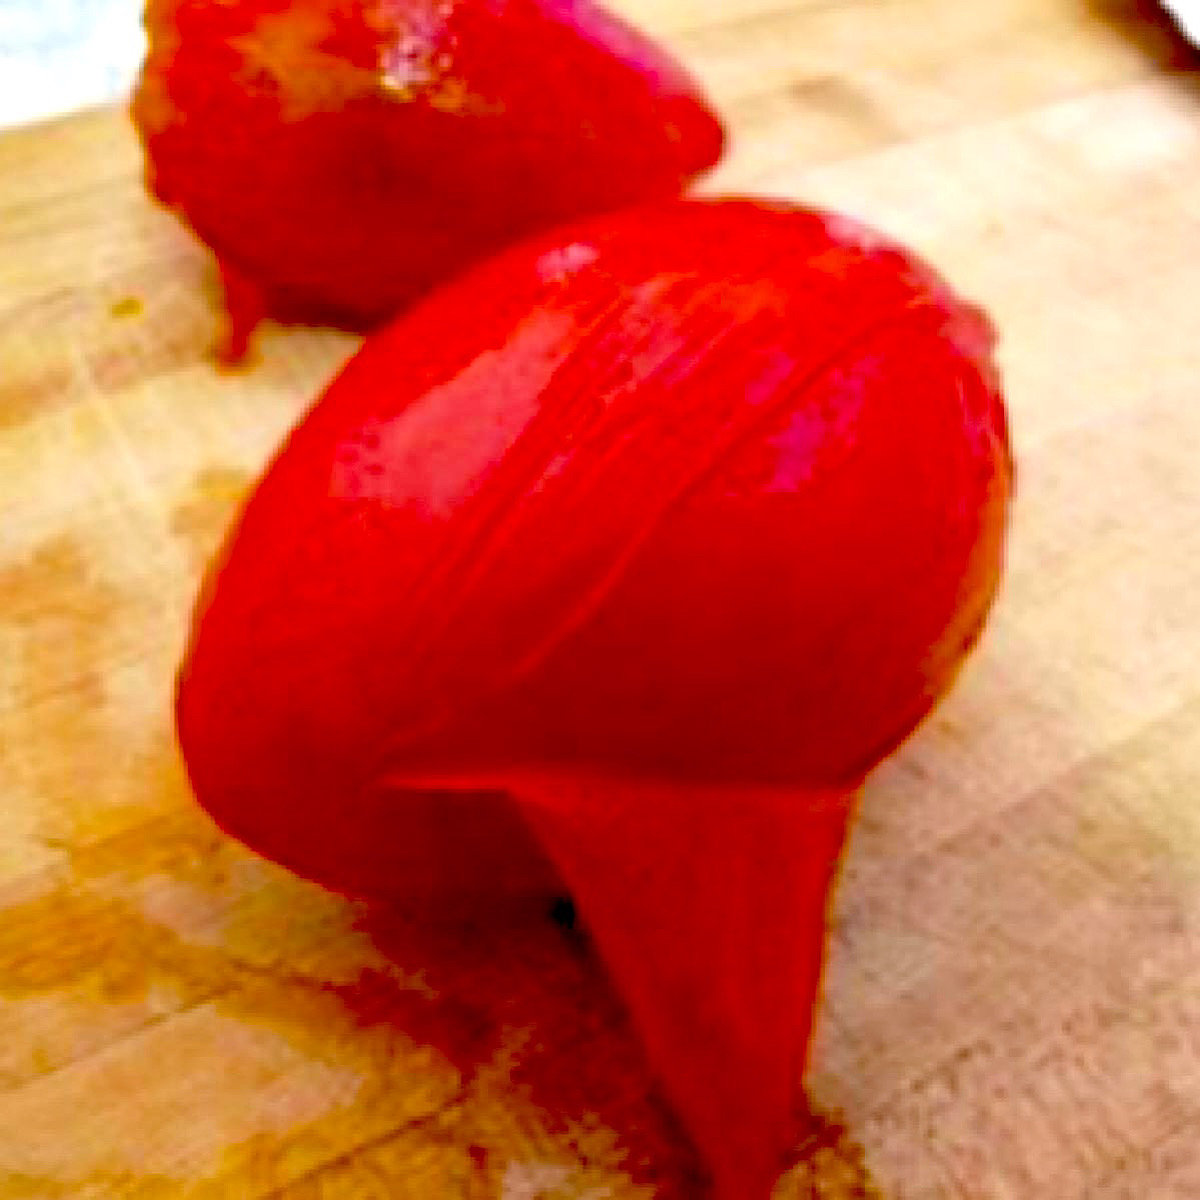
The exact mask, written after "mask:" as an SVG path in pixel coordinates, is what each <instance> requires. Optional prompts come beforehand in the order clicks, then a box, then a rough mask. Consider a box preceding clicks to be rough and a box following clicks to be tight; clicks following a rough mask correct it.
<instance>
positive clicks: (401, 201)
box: [132, 0, 724, 357]
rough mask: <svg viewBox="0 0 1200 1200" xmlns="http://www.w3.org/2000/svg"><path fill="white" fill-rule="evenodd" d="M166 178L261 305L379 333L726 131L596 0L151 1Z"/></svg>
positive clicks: (247, 311) (676, 183) (155, 183)
mask: <svg viewBox="0 0 1200 1200" xmlns="http://www.w3.org/2000/svg"><path fill="white" fill-rule="evenodd" d="M146 28H147V33H148V37H149V46H150V49H149V53H148V56H147V59H146V62H145V65H144V67H143V71H142V75H141V79H140V82H139V86H138V89H137V92H136V95H135V99H134V102H133V110H132V111H133V117H134V121H135V123H136V125H137V126H138V129H139V130H140V132H141V135H142V138H143V140H144V143H145V148H146V154H147V172H148V178H149V182H150V184H151V187H152V188H153V190H154V191H155V193H156V194H157V195H158V197H159V198H160V199H161V200H163V201H164V202H165V203H166V204H168V205H170V206H172V207H174V208H175V209H177V210H178V211H179V212H180V213H181V215H183V216H184V217H185V218H186V220H187V221H189V222H190V224H191V225H192V227H193V228H194V229H195V231H196V232H197V234H198V235H199V236H200V237H201V238H202V239H203V240H204V241H205V242H207V243H208V244H209V245H210V246H211V247H212V248H213V250H214V251H215V252H216V255H217V257H218V260H219V262H220V266H221V272H222V278H223V281H224V284H225V290H226V300H227V307H228V309H229V312H230V316H231V318H232V322H233V330H232V333H231V340H232V343H233V344H232V346H231V354H232V355H233V356H235V357H236V355H237V354H238V353H240V351H241V350H242V349H244V347H245V340H246V337H247V335H248V333H249V330H250V329H251V328H252V327H253V325H254V323H255V321H256V320H258V318H259V317H261V316H262V315H266V314H270V315H274V316H279V317H282V318H285V319H296V320H306V321H314V322H320V321H330V322H332V323H335V324H339V325H344V326H347V327H349V328H352V329H368V328H371V327H373V326H375V325H377V324H379V323H380V322H381V321H382V320H384V319H385V318H387V317H389V316H391V315H393V314H394V313H396V312H397V311H399V310H400V309H401V308H403V307H404V306H405V305H407V304H409V303H411V302H412V300H414V299H415V298H416V297H418V296H420V295H422V294H423V293H425V292H426V291H428V290H429V289H430V288H431V287H432V286H433V285H434V284H436V283H438V282H440V281H441V280H444V279H446V278H448V277H449V276H451V275H453V274H454V273H456V272H457V271H459V270H461V269H462V268H463V267H464V266H466V265H467V264H468V263H470V262H471V261H473V260H475V259H476V258H479V257H481V256H483V255H486V254H487V253H489V252H492V251H494V250H495V249H497V248H499V247H500V246H502V245H504V244H506V243H508V242H510V241H512V240H514V239H516V238H518V237H521V236H523V235H526V234H528V233H530V232H532V231H535V230H537V229H540V228H543V227H548V226H550V225H554V224H557V223H559V222H562V221H565V220H568V219H574V218H577V217H579V216H581V215H584V214H588V213H594V212H599V211H602V210H606V209H612V208H617V207H620V206H622V205H625V204H629V203H632V202H634V201H638V200H648V199H655V198H659V197H665V196H670V195H672V194H674V193H676V192H678V191H679V190H680V189H681V188H682V187H684V186H685V184H686V183H687V182H688V181H689V180H690V179H692V178H693V177H694V176H695V175H696V174H697V173H699V172H700V171H702V170H704V169H705V168H707V167H709V166H711V165H712V164H713V163H714V162H716V160H717V159H718V158H719V157H720V154H721V151H722V147H723V144H724V133H723V130H722V127H721V124H720V122H719V120H718V119H717V117H716V116H715V115H714V114H713V113H712V111H711V109H710V108H709V106H708V104H707V102H706V101H705V99H704V97H703V96H702V95H701V93H700V91H699V89H698V88H697V86H696V84H695V83H694V82H693V81H692V80H691V79H690V78H689V77H688V76H687V75H686V73H685V72H684V71H683V70H682V68H680V67H679V66H678V65H677V64H676V63H675V62H674V61H673V60H672V59H671V58H670V57H669V56H668V55H667V54H666V52H665V51H663V50H662V49H660V48H659V47H658V46H657V45H655V44H654V43H653V42H652V41H651V40H650V39H648V38H646V37H645V36H643V35H642V34H640V33H638V32H637V31H635V30H633V29H632V28H630V27H629V26H627V25H626V24H624V23H623V22H621V21H620V20H619V19H617V18H616V17H614V16H611V15H609V14H608V13H606V12H604V11H602V10H601V9H599V8H597V7H595V6H593V5H592V4H590V3H588V2H587V0H356V2H352V3H344V2H341V0H286V2H285V0H232V2H223V3H213V2H211V0H204V2H203V3H200V2H197V0H150V3H149V5H148V8H147V13H146Z"/></svg>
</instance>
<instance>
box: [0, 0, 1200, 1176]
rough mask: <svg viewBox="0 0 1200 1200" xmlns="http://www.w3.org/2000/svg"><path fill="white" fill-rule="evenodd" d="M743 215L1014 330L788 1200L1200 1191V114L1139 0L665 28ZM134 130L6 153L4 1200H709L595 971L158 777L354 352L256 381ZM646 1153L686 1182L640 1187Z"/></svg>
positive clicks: (888, 795) (951, 4) (665, 22)
mask: <svg viewBox="0 0 1200 1200" xmlns="http://www.w3.org/2000/svg"><path fill="white" fill-rule="evenodd" d="M626 8H627V9H629V10H632V9H634V8H638V11H637V13H636V16H637V18H638V19H639V20H640V21H641V22H642V23H643V24H644V25H646V26H647V27H649V28H650V29H651V30H653V31H654V32H657V33H659V34H660V35H662V36H664V37H665V38H667V39H668V40H669V41H670V42H671V43H672V44H673V45H674V46H675V47H676V48H677V49H678V50H679V52H680V53H681V54H682V55H683V57H685V58H686V59H687V60H688V61H689V62H690V63H691V64H692V65H693V66H694V67H695V68H696V69H697V70H698V71H699V73H700V74H701V75H702V76H703V78H704V79H705V80H706V81H707V82H708V84H709V86H710V87H711V90H712V92H713V94H714V95H715V97H716V99H717V100H718V101H719V103H720V104H721V105H722V106H723V107H724V109H725V111H726V112H727V114H728V116H729V118H730V122H731V124H732V127H733V129H734V132H735V139H736V141H735V150H734V153H733V154H732V156H731V158H730V159H729V161H728V163H727V165H725V166H724V167H722V168H721V169H720V170H719V171H718V172H717V175H716V177H715V178H714V180H713V181H712V182H711V184H710V185H709V186H710V188H711V189H714V190H728V189H737V190H753V191H758V192H770V193H777V194H782V195H786V196H795V197H807V198H809V199H811V200H813V201H817V202H820V203H823V204H830V205H836V206H840V207H842V208H844V209H846V210H848V211H850V212H852V213H854V214H857V215H859V216H862V217H866V218H868V219H870V220H872V221H874V222H876V223H877V224H879V225H881V226H883V227H884V228H886V229H888V230H890V231H891V232H893V233H895V234H896V235H899V236H901V237H903V238H906V239H908V240H910V241H911V242H913V243H914V244H915V245H916V246H917V247H918V248H919V249H921V250H922V251H924V252H925V253H927V254H928V255H929V256H931V257H932V258H933V259H934V260H935V261H937V262H938V263H939V264H940V265H941V266H942V267H943V268H944V269H945V270H946V272H947V273H948V274H949V275H950V276H951V278H952V279H953V280H954V281H955V282H956V283H957V284H958V285H959V287H960V288H961V289H962V290H964V291H965V292H967V293H968V294H970V295H973V296H974V297H976V298H978V299H979V300H980V301H982V302H983V303H984V304H985V305H986V306H987V307H989V308H990V309H991V310H992V312H993V313H994V314H995V316H996V318H997V320H998V322H999V325H1000V327H1001V330H1002V332H1003V337H1004V347H1003V362H1004V367H1005V370H1006V375H1007V380H1008V385H1009V391H1010V394H1011V410H1012V423H1013V429H1014V434H1015V441H1016V446H1017V452H1018V457H1019V464H1020V472H1019V488H1020V495H1019V503H1018V506H1017V509H1016V514H1015V520H1014V526H1013V536H1012V545H1011V554H1010V562H1009V569H1008V576H1007V586H1006V589H1005V592H1004V596H1003V600H1002V603H1001V604H1000V606H999V609H998V611H997V613H996V616H995V620H994V622H993V624H992V626H991V628H990V630H989V632H988V635H987V637H986V638H985V640H984V644H983V646H982V648H981V650H980V651H979V653H978V654H977V655H976V657H975V659H974V661H973V662H972V664H971V666H970V668H969V669H968V671H967V672H966V674H965V676H964V678H963V679H962V682H961V685H960V686H959V688H958V689H957V691H956V693H955V694H954V696H953V697H952V699H951V700H950V702H949V703H948V704H946V705H945V707H944V708H943V709H942V710H941V711H940V713H939V714H938V715H937V717H936V718H935V719H934V720H933V721H931V722H930V724H929V725H928V727H927V728H925V729H924V730H923V731H922V733H921V734H920V735H919V737H918V738H916V739H915V740H914V741H913V742H912V743H911V744H910V745H908V746H907V747H906V748H905V749H904V750H903V751H902V752H901V753H900V754H899V755H898V756H897V757H896V758H895V759H894V760H893V761H892V762H890V763H889V764H888V765H886V766H885V767H884V768H883V769H882V770H881V771H880V772H879V773H878V774H877V775H876V776H875V777H874V778H873V780H872V781H871V783H870V785H869V787H868V788H867V791H866V794H865V796H864V799H863V806H862V812H861V818H860V820H859V822H858V825H857V829H856V832H855V835H854V839H853V844H852V846H851V849H850V852H849V856H848V861H847V863H846V868H845V872H844V877H843V880H842V885H841V889H840V892H839V895H838V898H837V903H836V908H835V912H834V928H833V934H832V944H831V963H830V969H829V973H828V982H827V999H826V1004H825V1007H824V1012H823V1015H822V1018H821V1022H820V1027H819V1030H818V1035H817V1041H816V1047H815V1051H814V1057H813V1063H812V1067H811V1071H810V1077H809V1079H810V1090H811V1094H812V1098H813V1103H814V1105H815V1106H816V1107H817V1108H818V1109H820V1110H821V1111H823V1112H826V1113H832V1112H837V1113H841V1114H842V1120H843V1121H844V1127H843V1128H839V1127H838V1126H837V1125H836V1124H833V1123H827V1124H826V1125H825V1126H823V1127H821V1132H820V1134H819V1136H814V1138H813V1139H812V1141H811V1142H810V1144H809V1145H808V1146H807V1148H806V1149H805V1152H804V1162H803V1163H802V1165H801V1167H800V1168H799V1169H798V1170H797V1171H796V1172H795V1173H794V1174H793V1176H792V1178H791V1179H790V1180H789V1181H788V1183H787V1184H786V1185H784V1186H783V1187H782V1188H781V1195H788V1196H792V1197H804V1196H811V1197H816V1196H820V1197H824V1198H826V1200H828V1198H831V1197H847V1196H862V1195H868V1194H874V1193H872V1192H870V1191H869V1187H870V1186H871V1185H870V1184H869V1183H868V1182H867V1174H868V1172H869V1174H870V1175H871V1176H873V1178H874V1181H875V1182H874V1186H876V1187H878V1189H879V1192H880V1193H881V1194H882V1195H883V1196H885V1197H888V1198H889V1200H934V1198H940V1197H972V1198H976V1197H977V1198H981V1200H983V1198H987V1200H992V1198H995V1200H1012V1198H1019V1200H1032V1198H1053V1200H1076V1198H1078V1200H1083V1198H1085V1197H1086V1198H1088V1200H1117V1198H1118V1197H1126V1196H1129V1197H1134V1196H1136V1197H1154V1198H1156V1200H1171V1198H1179V1200H1183V1198H1185V1197H1187V1198H1194V1197H1195V1196H1197V1195H1200V402H1198V397H1197V386H1198V381H1200V275H1198V273H1197V260H1196V247H1197V245H1198V244H1200V86H1198V83H1197V77H1196V75H1195V74H1193V73H1192V72H1191V71H1190V69H1188V68H1187V67H1186V61H1185V58H1184V57H1183V51H1182V50H1181V49H1180V46H1179V44H1178V43H1177V42H1176V41H1174V40H1173V39H1172V38H1171V37H1170V35H1169V34H1167V33H1166V32H1165V31H1163V30H1162V29H1158V28H1153V27H1151V26H1148V25H1145V24H1144V23H1143V22H1142V21H1141V19H1140V18H1139V17H1138V15H1137V8H1136V6H1134V5H1133V4H1129V5H1125V6H1122V5H1120V4H1117V3H1108V4H1105V3H1100V2H1099V0H1096V2H1095V3H1087V2H1084V0H991V2H990V3H988V4H962V3H959V2H958V0H904V2H899V0H896V2H891V3H889V2H886V0H884V2H880V3H874V4H869V5H868V4H863V3H858V4H855V3H851V2H850V0H845V2H838V0H791V2H790V3H786V2H781V0H643V3H642V4H641V6H640V7H639V6H635V5H633V4H632V3H631V2H630V3H629V4H627V5H626ZM139 168H140V160H139V154H138V149H137V146H136V144H135V142H134V139H133V137H132V136H131V133H130V130H129V128H128V127H127V124H126V122H125V120H124V117H123V114H122V113H121V112H118V111H103V112H93V113H88V114H86V115H81V116H78V117H73V118H70V119H68V120H64V121H62V122H58V123H55V124H50V125H45V126H42V127H38V128H32V129H28V130H25V131H22V132H15V133H9V134H5V135H3V137H0V516H2V519H0V1197H3V1200H17V1198H22V1200H29V1198H35V1197H36V1198H37V1200H43V1198H45V1200H50V1198H57V1197H70V1198H71V1200H96V1198H100V1197H137V1198H138V1200H159V1198H161V1197H195V1198H206V1200H207V1198H213V1197H230V1198H239V1200H240V1198H247V1200H251V1198H258V1197H273V1198H276V1200H302V1198H303V1200H313V1198H316V1197H337V1198H349V1200H353V1198H356V1197H380V1198H384V1197H387V1198H394V1200H408V1198H411V1200H418V1198H420V1200H425V1198H433V1200H437V1198H440V1197H446V1198H451V1200H458V1198H466V1200H478V1198H482V1197H498V1198H503V1200H520V1198H528V1200H533V1198H535V1197H541V1198H544V1200H567V1198H574V1200H584V1198H588V1200H601V1198H602V1197H612V1198H614V1200H632V1198H634V1197H639V1198H642V1200H648V1198H650V1197H655V1196H657V1197H689V1196H695V1195H698V1192H697V1187H696V1184H695V1178H694V1168H695V1162H694V1159H693V1158H692V1157H691V1155H690V1152H689V1151H688V1150H687V1147H686V1145H685V1144H684V1143H683V1141H682V1139H681V1138H680V1137H679V1135H678V1132H677V1130H676V1129H675V1128H674V1127H673V1126H672V1124H671V1122H670V1120H669V1118H668V1117H667V1116H666V1114H665V1113H664V1110H663V1108H662V1106H661V1105H660V1104H659V1103H658V1101H657V1100H656V1098H655V1093H654V1091H653V1086H652V1081H651V1078H650V1076H649V1073H648V1072H647V1070H646V1066H645V1063H644V1060H643V1059H642V1057H641V1054H640V1051H639V1050H638V1048H637V1044H636V1042H635V1041H634V1039H633V1038H632V1036H631V1034H630V1031H629V1028H628V1026H627V1024H626V1023H625V1021H624V1018H623V1016H622V1013H621V1008H620V1005H619V1004H618V1002H617V1001H616V1000H615V999H614V997H613V995H612V993H611V991H610V990H609V989H608V986H607V984H606V983H605V980H604V977H603V974H602V972H601V971H600V970H599V968H598V967H597V966H596V964H595V962H594V960H593V959H592V957H591V956H590V954H589V953H588V949H587V946H586V943H584V942H582V941H581V940H580V939H578V938H573V937H571V936H568V935H567V934H565V933H564V932H563V931H562V930H560V929H558V928H557V927H555V926H554V925H552V924H549V923H548V922H546V921H545V920H544V919H543V918H542V917H541V915H540V914H521V913H488V914H476V915H475V916H474V917H457V918H450V917H445V918H443V919H442V920H440V921H437V922H435V921H431V920H426V919H420V918H418V917H417V916H414V915H413V914H392V915H391V916H389V917H387V918H383V917H381V916H379V915H378V914H369V913H365V912H364V911H362V910H361V909H358V908H355V907H354V906H352V905H349V904H347V903H345V902H343V901H340V900H338V899H336V898H333V897H331V896H329V895H326V894H324V893H322V892H321V891H320V890H319V889H317V888H315V887H312V886H310V885H307V884H304V883H301V882H299V881H297V880H295V879H293V878H291V877H290V876H289V875H287V874H286V873H285V872H283V871H281V870H278V869H276V868H273V867H271V866H269V865H268V864H265V863H262V862H260V861H258V860H257V859H255V858H253V857H252V856H251V855H249V854H248V853H246V852H244V851H242V850H240V849H239V848H238V847H237V846H234V845H232V844H230V843H229V842H228V841H226V840H225V839H224V838H222V837H221V836H220V835H219V834H218V833H216V832H215V831H214V829H213V828H212V827H211V825H210V824H209V823H208V822H207V820H206V819H205V818H204V817H203V816H202V815H201V814H199V813H198V812H197V811H196V809H195V808H194V807H193V805H192V803H191V801H190V798H189V795H188V791H187V788H186V785H185V782H184V780H183V777H182V774H181V770H180V766H179V762H178V760H177V757H176V753H175V751H174V749H173V744H172V739H171V727H170V721H169V700H170V694H171V685H172V672H173V669H174V665H175V662H176V660H177V658H178V655H179V651H180V646H181V639H182V637H183V634H184V629H185V621H186V614H187V611H188V607H189V604H190V600H191V597H192V593H193V590H194V588H195V585H196V580H197V575H198V572H199V571H200V570H201V567H202V565H203V564H204V562H205V560H206V558H207V557H208V555H209V554H210V552H211V551H212V550H213V547H214V545H215V543H216V541H217V539H218V538H219V537H220V535H221V532H222V530H223V528H224V527H225V524H226V522H227V520H228V519H229V517H230V514H231V512H232V511H233V509H234V506H235V505H236V504H237V502H238V500H239V498H240V497H241V496H242V495H243V494H244V493H245V491H246V489H247V487H248V486H249V485H250V484H251V482H252V480H253V478H254V476H255V474H256V472H257V471H258V470H259V469H260V467H261V466H262V464H263V462H264V459H265V457H266V456H267V455H268V453H269V452H270V451H271V449H272V447H273V446H274V445H275V444H276V442H277V441H278V439H279V438H280V436H281V434H282V433H283V432H284V430H285V429H286V428H287V427H288V426H289V424H290V423H291V422H292V421H293V420H294V419H295V418H296V417H297V415H298V414H299V413H300V412H301V410H302V409H303V408H304V407H305V405H306V404H307V403H308V402H309V400H310V398H311V397H312V396H313V395H314V393H315V392H316V390H317V389H319V387H320V386H321V384H322V382H323V381H324V380H325V379H326V378H327V377H328V375H329V374H330V372H331V371H332V370H333V369H334V367H335V366H336V364H338V363H339V362H340V361H341V360H342V359H343V358H344V356H345V355H346V354H348V353H349V352H350V351H351V350H352V349H353V347H354V345H355V342H354V340H353V339H351V338H348V337H346V336H343V335H339V334H334V333H330V332H325V331H302V330H277V329H271V330H268V331H267V333H266V334H265V336H264V337H263V338H262V339H261V344H260V352H259V355H258V358H257V360H256V361H255V362H254V363H253V364H252V366H250V367H249V368H248V369H246V370H244V371H241V372H238V373H221V372H218V371H217V370H215V369H214V367H213V364H212V362H211V361H210V359H209V356H208V350H209V346H210V343H211V341H212V339H213V336H214V331H215V316H214V312H213V309H212V304H213V296H214V283H213V273H212V270H211V268H210V266H209V264H208V261H207V259H206V257H205V255H204V254H203V253H201V252H200V251H199V250H198V248H197V247H196V246H195V245H194V244H193V243H192V241H191V240H190V238H189V237H188V235H187V234H186V233H185V232H184V231H183V230H182V229H180V228H179V227H178V226H177V225H176V224H175V223H174V221H173V220H172V219H171V218H170V217H169V216H167V215H165V214H163V213H162V212H160V211H158V210H157V209H156V208H154V207H153V206H152V205H151V204H150V203H149V202H148V200H147V199H146V198H145V196H144V194H143V192H142V190H141V187H140V180H139ZM647 1161H650V1162H652V1163H654V1164H656V1165H657V1174H655V1173H654V1172H652V1171H651V1170H650V1169H649V1168H648V1167H647V1166H646V1162H647Z"/></svg>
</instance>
